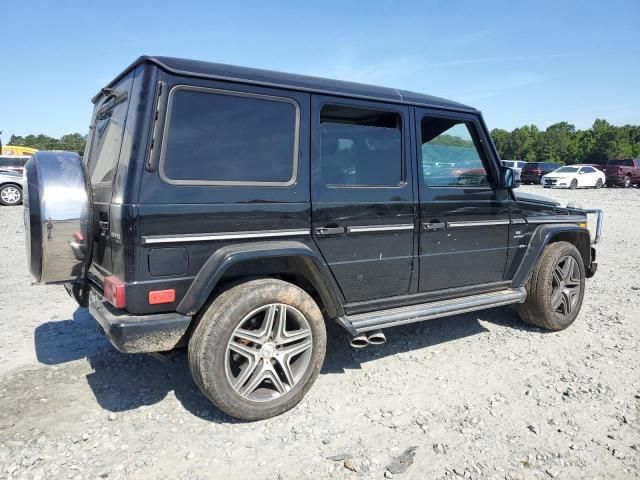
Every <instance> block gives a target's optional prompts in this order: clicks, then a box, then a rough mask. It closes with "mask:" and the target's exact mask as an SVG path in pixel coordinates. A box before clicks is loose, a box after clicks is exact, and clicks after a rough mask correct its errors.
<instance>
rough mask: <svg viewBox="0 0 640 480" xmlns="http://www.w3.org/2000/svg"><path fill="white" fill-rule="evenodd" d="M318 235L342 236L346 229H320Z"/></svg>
mask: <svg viewBox="0 0 640 480" xmlns="http://www.w3.org/2000/svg"><path fill="white" fill-rule="evenodd" d="M315 231H316V235H340V234H341V233H344V227H318V228H316V230H315Z"/></svg>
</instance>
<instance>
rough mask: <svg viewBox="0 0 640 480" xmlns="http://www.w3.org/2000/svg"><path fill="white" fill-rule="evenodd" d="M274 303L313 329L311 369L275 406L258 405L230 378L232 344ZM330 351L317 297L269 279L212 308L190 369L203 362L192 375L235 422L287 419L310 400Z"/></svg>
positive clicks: (227, 295) (231, 293) (236, 290)
mask: <svg viewBox="0 0 640 480" xmlns="http://www.w3.org/2000/svg"><path fill="white" fill-rule="evenodd" d="M270 303H283V304H286V305H290V306H292V307H294V308H296V309H297V310H299V311H300V312H301V313H302V314H303V315H304V316H305V318H306V319H307V321H308V323H309V327H310V329H311V334H312V343H313V346H312V349H313V350H312V352H311V359H310V361H309V366H308V367H307V370H306V372H305V373H304V375H303V377H302V378H301V379H300V380H299V381H298V383H297V384H296V385H295V386H294V388H292V389H291V390H290V391H289V392H287V393H285V394H284V395H282V396H281V397H279V398H277V399H275V400H272V401H269V402H255V401H250V400H247V399H245V398H243V397H242V396H240V394H238V393H237V392H236V391H235V390H234V388H233V387H232V385H231V383H230V382H229V379H228V378H227V374H226V362H227V358H226V354H227V344H228V342H229V340H230V338H231V336H232V335H233V332H234V331H235V329H236V328H237V326H238V325H239V323H240V322H241V320H243V319H244V318H245V317H246V315H248V314H249V313H251V312H252V311H253V310H255V309H257V308H260V307H262V306H264V305H268V304H270ZM197 336H200V338H197ZM194 337H195V338H194ZM192 349H193V350H194V351H193V352H192ZM196 350H197V351H196ZM325 350H326V330H325V325H324V320H323V317H322V313H321V312H320V309H319V308H318V306H317V304H316V303H315V302H314V301H313V299H312V298H311V296H309V294H307V293H306V292H305V291H304V290H302V289H300V288H299V287H297V286H295V285H293V284H290V283H287V282H283V281H280V280H275V279H263V280H253V281H249V282H246V283H243V284H240V285H238V286H236V287H233V288H231V289H229V290H227V291H225V292H224V293H223V294H222V295H220V297H218V299H216V300H215V301H214V302H213V303H212V304H211V306H210V307H209V308H208V309H207V311H206V312H205V314H204V315H203V317H202V319H201V321H200V324H199V325H198V327H197V328H196V330H195V331H194V333H193V336H192V339H191V341H190V344H189V357H190V363H191V360H192V357H196V356H197V357H198V360H197V361H199V362H202V364H201V365H200V367H199V368H196V369H194V368H192V372H193V373H194V377H195V376H199V378H196V383H198V385H199V386H200V387H201V389H202V390H203V393H204V394H205V395H206V396H207V397H208V398H209V399H210V400H211V401H212V402H213V403H214V404H215V405H216V406H218V408H220V409H221V410H222V411H224V412H225V413H227V414H229V415H231V416H233V417H235V418H239V419H242V420H258V419H263V418H269V417H272V416H275V415H278V414H280V413H283V412H285V411H287V410H289V409H290V408H292V407H293V406H295V405H296V404H297V403H298V402H299V401H300V400H301V399H302V397H304V395H305V394H306V392H307V391H308V390H309V388H311V385H312V384H313V382H314V381H315V378H316V377H317V375H318V373H319V371H320V368H321V367H322V363H323V361H324V356H325ZM192 354H193V355H192ZM197 370H199V372H198V371H197Z"/></svg>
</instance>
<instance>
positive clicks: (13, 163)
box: [0, 157, 29, 167]
mask: <svg viewBox="0 0 640 480" xmlns="http://www.w3.org/2000/svg"><path fill="white" fill-rule="evenodd" d="M27 160H29V158H28V157H14V158H12V157H0V167H24V164H25V163H27Z"/></svg>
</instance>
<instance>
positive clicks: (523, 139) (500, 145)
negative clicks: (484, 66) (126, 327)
mask: <svg viewBox="0 0 640 480" xmlns="http://www.w3.org/2000/svg"><path fill="white" fill-rule="evenodd" d="M491 136H492V137H493V141H494V142H495V144H496V148H497V149H498V153H499V154H500V158H502V159H513V160H525V161H528V162H558V163H563V164H566V165H572V164H576V163H597V164H605V163H607V161H608V160H611V159H616V158H640V125H624V126H622V127H616V126H614V125H611V124H610V123H609V122H607V121H606V120H602V119H597V120H596V121H595V122H594V123H593V126H592V127H591V128H590V129H588V130H578V129H576V127H575V126H574V125H572V124H570V123H568V122H559V123H554V124H553V125H551V126H549V127H548V128H547V129H546V130H540V129H539V128H538V127H536V126H535V125H524V126H522V127H520V128H516V129H515V130H512V131H510V132H509V131H507V130H503V129H500V128H494V129H493V130H491ZM86 140H87V136H86V135H82V134H80V133H70V134H68V135H63V136H61V137H60V138H53V137H49V136H48V135H43V134H40V135H26V136H24V137H22V136H19V135H12V136H11V139H10V140H9V145H22V146H25V147H33V148H37V149H39V150H69V151H72V152H78V153H79V154H80V155H82V154H83V153H84V149H85V144H86Z"/></svg>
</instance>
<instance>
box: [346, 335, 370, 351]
mask: <svg viewBox="0 0 640 480" xmlns="http://www.w3.org/2000/svg"><path fill="white" fill-rule="evenodd" d="M349 345H351V346H352V347H353V348H364V347H366V346H367V345H369V339H368V338H367V336H366V335H365V334H364V333H360V334H358V335H355V336H353V337H349Z"/></svg>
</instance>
